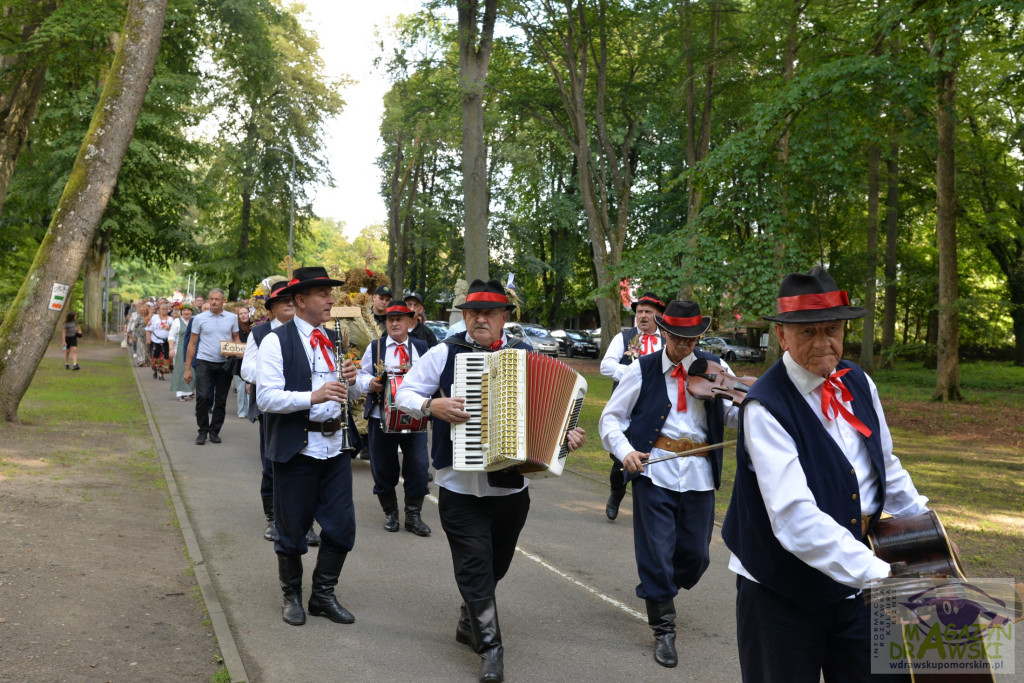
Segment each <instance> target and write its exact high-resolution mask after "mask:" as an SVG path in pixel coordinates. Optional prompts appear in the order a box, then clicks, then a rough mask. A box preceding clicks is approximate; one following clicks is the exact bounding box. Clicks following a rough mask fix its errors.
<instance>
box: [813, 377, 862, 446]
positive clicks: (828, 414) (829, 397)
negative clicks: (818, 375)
mask: <svg viewBox="0 0 1024 683" xmlns="http://www.w3.org/2000/svg"><path fill="white" fill-rule="evenodd" d="M849 371H850V368H846V369H845V370H840V371H839V372H834V373H832V374H831V375H829V376H828V377H826V378H825V383H824V384H823V385H822V387H821V414H822V415H823V416H824V417H825V419H826V420H835V419H837V418H838V417H839V416H840V415H842V416H843V418H844V419H845V420H846V421H847V422H848V423H850V426H851V427H853V428H854V429H856V430H857V431H858V432H860V433H861V434H863V435H864V436H865V437H868V436H871V430H870V429H868V427H867V425H865V424H864V423H863V422H861V421H860V420H859V419H857V416H856V415H854V414H853V413H851V412H850V411H849V410H847V408H846V406H844V405H843V402H842V401H840V400H839V399H838V398H837V397H836V391H837V390H838V391H839V394H840V396H842V398H843V401H850V402H853V394H851V393H850V390H849V389H847V388H846V385H844V384H843V383H842V382H840V381H839V378H840V377H842V376H843V375H845V374H846V373H848V372H849Z"/></svg>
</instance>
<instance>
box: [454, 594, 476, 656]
mask: <svg viewBox="0 0 1024 683" xmlns="http://www.w3.org/2000/svg"><path fill="white" fill-rule="evenodd" d="M455 642H457V643H462V644H463V645H469V646H470V647H471V648H473V651H474V652H476V645H474V644H473V626H472V624H470V623H469V610H467V609H466V603H462V606H461V607H459V625H458V626H456V627H455Z"/></svg>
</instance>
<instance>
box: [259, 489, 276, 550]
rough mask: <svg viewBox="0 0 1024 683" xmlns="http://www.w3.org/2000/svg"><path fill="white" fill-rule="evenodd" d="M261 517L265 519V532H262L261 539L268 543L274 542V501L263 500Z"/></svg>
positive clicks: (270, 499)
mask: <svg viewBox="0 0 1024 683" xmlns="http://www.w3.org/2000/svg"><path fill="white" fill-rule="evenodd" d="M262 500H263V516H264V517H266V518H267V530H266V531H264V532H263V538H264V539H266V540H268V541H276V540H278V538H279V536H278V534H277V525H276V524H275V523H274V499H273V498H263V499H262Z"/></svg>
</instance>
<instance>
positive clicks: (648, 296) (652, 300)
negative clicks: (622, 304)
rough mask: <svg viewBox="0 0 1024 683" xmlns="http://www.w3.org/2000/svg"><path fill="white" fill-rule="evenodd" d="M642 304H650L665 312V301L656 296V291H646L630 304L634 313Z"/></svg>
mask: <svg viewBox="0 0 1024 683" xmlns="http://www.w3.org/2000/svg"><path fill="white" fill-rule="evenodd" d="M640 304H650V305H651V306H654V307H655V308H657V309H658V310H659V311H661V312H662V313H664V312H665V302H664V301H662V300H661V299H659V298H658V297H656V296H654V292H644V295H643V296H642V297H640V298H639V299H637V300H636V301H634V302H633V303H632V304H630V307H631V308H632V309H633V312H634V313H635V312H636V307H637V306H639V305H640Z"/></svg>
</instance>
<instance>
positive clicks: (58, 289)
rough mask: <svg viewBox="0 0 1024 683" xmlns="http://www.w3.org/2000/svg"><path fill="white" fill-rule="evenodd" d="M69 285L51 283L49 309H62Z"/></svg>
mask: <svg viewBox="0 0 1024 683" xmlns="http://www.w3.org/2000/svg"><path fill="white" fill-rule="evenodd" d="M70 289H71V285H62V284H61V283H59V282H54V283H53V290H52V291H51V292H50V310H51V311H60V310H63V309H64V301H65V299H66V298H67V296H68V290H70Z"/></svg>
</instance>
